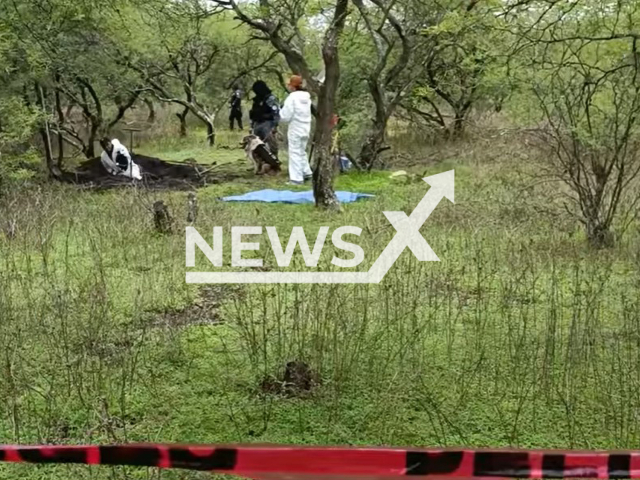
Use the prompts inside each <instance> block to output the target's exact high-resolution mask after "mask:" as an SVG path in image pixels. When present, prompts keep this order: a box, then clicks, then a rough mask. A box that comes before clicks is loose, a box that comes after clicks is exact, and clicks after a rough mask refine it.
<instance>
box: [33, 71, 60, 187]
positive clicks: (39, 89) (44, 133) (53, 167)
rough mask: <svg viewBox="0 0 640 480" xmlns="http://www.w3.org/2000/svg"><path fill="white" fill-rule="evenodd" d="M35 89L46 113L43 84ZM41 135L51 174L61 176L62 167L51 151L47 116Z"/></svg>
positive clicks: (41, 106)
mask: <svg viewBox="0 0 640 480" xmlns="http://www.w3.org/2000/svg"><path fill="white" fill-rule="evenodd" d="M35 90H36V96H37V98H38V101H39V103H40V108H42V111H43V112H44V113H45V114H46V113H47V105H46V103H45V93H44V89H43V88H42V85H40V84H39V83H36V84H35ZM40 136H41V137H42V142H43V143H44V155H45V162H46V164H47V170H48V171H49V175H51V176H52V177H54V178H60V177H61V176H62V172H60V169H59V168H58V167H57V165H56V164H55V162H54V160H53V152H52V151H51V131H50V130H49V120H48V119H47V118H46V117H45V119H44V121H43V123H42V125H41V126H40Z"/></svg>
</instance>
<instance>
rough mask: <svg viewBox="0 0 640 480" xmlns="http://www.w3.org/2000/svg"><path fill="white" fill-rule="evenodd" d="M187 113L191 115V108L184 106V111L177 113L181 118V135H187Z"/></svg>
mask: <svg viewBox="0 0 640 480" xmlns="http://www.w3.org/2000/svg"><path fill="white" fill-rule="evenodd" d="M187 115H189V109H188V108H187V107H184V110H183V111H182V113H176V116H177V117H178V118H179V119H180V136H181V137H186V136H187Z"/></svg>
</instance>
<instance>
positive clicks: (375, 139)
mask: <svg viewBox="0 0 640 480" xmlns="http://www.w3.org/2000/svg"><path fill="white" fill-rule="evenodd" d="M386 130H387V119H386V117H385V118H384V119H382V120H379V119H376V120H375V121H374V122H373V126H372V127H371V129H370V130H369V132H368V133H367V135H366V137H365V140H364V143H363V144H362V149H361V150H360V156H359V158H358V165H359V166H360V168H362V169H363V170H367V171H370V170H371V169H372V168H373V166H374V165H375V163H376V162H377V161H378V157H379V156H380V153H381V152H383V151H384V150H385V140H386Z"/></svg>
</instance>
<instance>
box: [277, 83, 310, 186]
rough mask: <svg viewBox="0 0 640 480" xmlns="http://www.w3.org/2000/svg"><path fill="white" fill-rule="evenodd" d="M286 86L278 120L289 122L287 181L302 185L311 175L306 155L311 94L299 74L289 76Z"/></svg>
mask: <svg viewBox="0 0 640 480" xmlns="http://www.w3.org/2000/svg"><path fill="white" fill-rule="evenodd" d="M288 87H289V91H290V92H291V93H290V94H289V96H288V97H287V99H286V100H285V101H284V105H283V107H282V110H280V121H282V122H284V123H288V124H289V129H288V132H287V139H288V142H289V183H290V184H293V185H302V184H303V183H304V181H305V180H309V179H311V177H312V175H313V173H312V172H311V167H310V166H309V159H308V157H307V143H309V134H310V133H311V117H312V114H311V108H312V105H311V95H309V92H307V91H306V90H305V89H304V88H303V86H302V77H300V76H299V75H294V76H292V77H291V79H290V80H289V85H288Z"/></svg>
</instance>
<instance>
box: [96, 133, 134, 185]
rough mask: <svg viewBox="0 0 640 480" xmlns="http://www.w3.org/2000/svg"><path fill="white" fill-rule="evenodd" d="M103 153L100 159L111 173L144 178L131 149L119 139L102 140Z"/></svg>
mask: <svg viewBox="0 0 640 480" xmlns="http://www.w3.org/2000/svg"><path fill="white" fill-rule="evenodd" d="M100 146H101V147H102V150H103V152H102V155H100V161H101V162H102V165H103V166H104V168H105V169H106V170H107V172H109V173H110V174H111V175H122V176H124V177H128V178H133V179H136V180H142V175H141V174H140V167H139V166H138V165H137V164H136V163H135V162H134V161H133V160H132V159H131V155H130V154H129V150H127V147H125V146H124V145H122V144H121V143H120V142H119V141H118V140H117V139H115V138H114V139H112V140H111V139H109V138H106V137H105V138H103V139H102V140H100Z"/></svg>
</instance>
